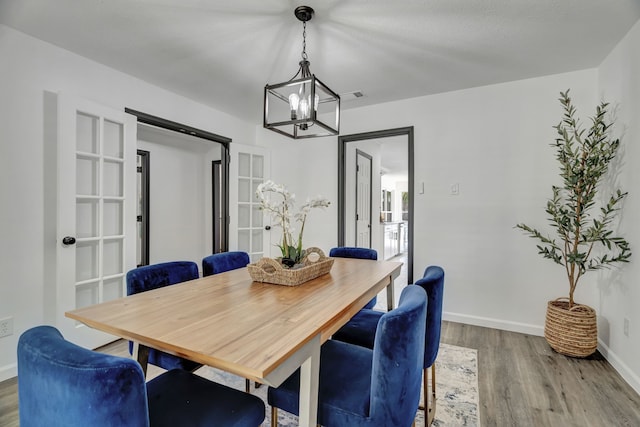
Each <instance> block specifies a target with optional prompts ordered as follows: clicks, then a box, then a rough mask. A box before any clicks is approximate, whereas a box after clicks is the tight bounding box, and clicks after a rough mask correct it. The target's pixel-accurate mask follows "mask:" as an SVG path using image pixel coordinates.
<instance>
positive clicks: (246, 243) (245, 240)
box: [238, 230, 251, 252]
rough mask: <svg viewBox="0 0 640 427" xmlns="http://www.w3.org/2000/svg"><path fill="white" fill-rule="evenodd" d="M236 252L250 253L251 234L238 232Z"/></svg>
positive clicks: (244, 231)
mask: <svg viewBox="0 0 640 427" xmlns="http://www.w3.org/2000/svg"><path fill="white" fill-rule="evenodd" d="M238 250H240V251H244V252H251V232H250V231H249V230H238Z"/></svg>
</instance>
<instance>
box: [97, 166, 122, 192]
mask: <svg viewBox="0 0 640 427" xmlns="http://www.w3.org/2000/svg"><path fill="white" fill-rule="evenodd" d="M122 177H123V166H122V163H120V162H111V161H105V162H104V180H103V182H104V185H103V189H102V195H103V196H105V197H122V196H123V195H124V192H123V179H122Z"/></svg>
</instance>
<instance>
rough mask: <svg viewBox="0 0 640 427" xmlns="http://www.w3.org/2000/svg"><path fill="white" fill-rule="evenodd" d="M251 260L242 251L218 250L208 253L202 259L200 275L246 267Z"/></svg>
mask: <svg viewBox="0 0 640 427" xmlns="http://www.w3.org/2000/svg"><path fill="white" fill-rule="evenodd" d="M250 262H251V261H250V260H249V254H248V253H246V252H242V251H232V252H220V253H218V254H213V255H209V256H208V257H206V258H204V259H203V260H202V275H203V276H211V275H212V274H218V273H223V272H225V271H229V270H236V269H238V268H243V267H246V266H247V264H249V263H250Z"/></svg>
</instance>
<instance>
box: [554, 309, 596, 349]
mask: <svg viewBox="0 0 640 427" xmlns="http://www.w3.org/2000/svg"><path fill="white" fill-rule="evenodd" d="M544 337H545V339H546V340H547V342H548V343H549V345H550V346H551V348H552V349H554V350H555V351H557V352H558V353H560V354H564V355H565V356H571V357H587V356H590V355H592V354H593V353H594V352H595V351H596V349H597V348H598V324H597V319H596V311H595V310H594V309H593V308H591V307H589V306H587V305H582V304H574V305H573V307H571V308H569V300H568V298H558V299H556V300H554V301H549V303H548V304H547V316H546V319H545V324H544Z"/></svg>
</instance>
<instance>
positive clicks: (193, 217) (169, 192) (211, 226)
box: [125, 108, 231, 263]
mask: <svg viewBox="0 0 640 427" xmlns="http://www.w3.org/2000/svg"><path fill="white" fill-rule="evenodd" d="M125 111H126V112H127V113H129V114H132V115H135V116H136V117H137V121H138V141H137V142H138V148H142V149H145V150H147V151H149V150H151V151H153V152H154V162H153V165H151V166H149V165H148V164H147V169H148V170H149V175H148V176H147V195H148V196H147V208H146V210H145V212H144V214H143V218H142V219H143V222H144V219H145V217H146V219H147V221H146V223H147V232H146V241H147V248H146V258H147V260H146V263H155V262H162V261H165V260H169V259H189V260H199V259H202V257H203V256H205V255H208V254H211V253H215V252H221V251H227V250H228V247H229V144H230V142H231V139H230V138H227V137H224V136H221V135H216V134H214V133H211V132H207V131H203V130H201V129H197V128H193V127H190V126H187V125H183V124H181V123H177V122H173V121H170V120H166V119H163V118H160V117H156V116H152V115H149V114H146V113H142V112H139V111H135V110H131V109H128V108H127V109H125ZM147 158H148V157H147ZM212 161H214V162H216V163H217V164H216V166H213V167H212V166H211V164H212ZM210 167H212V169H209V168H210ZM154 171H155V172H154ZM211 173H215V178H214V177H212V179H211V180H209V179H207V175H209V176H211V175H210V174H211ZM149 176H150V177H151V179H152V180H153V184H152V185H153V186H152V188H151V189H149V188H148V182H149V180H150V179H149ZM139 193H140V191H139ZM150 216H152V217H153V221H149V217H150ZM149 241H151V243H149ZM168 242H171V243H170V244H168Z"/></svg>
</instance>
